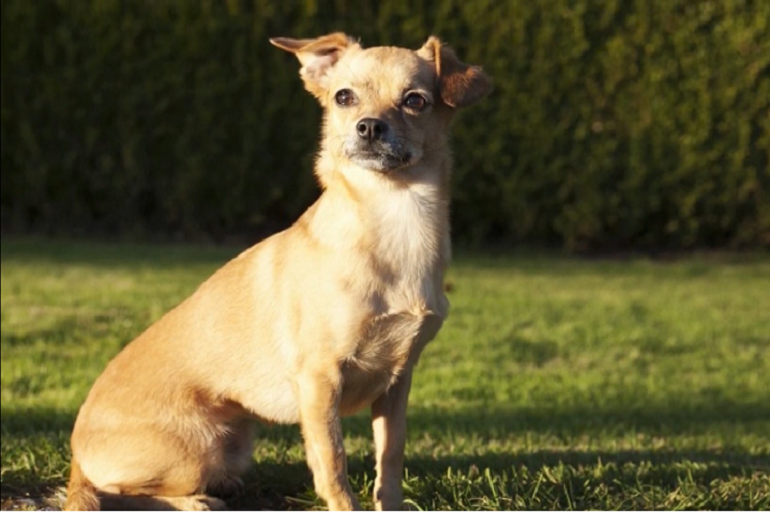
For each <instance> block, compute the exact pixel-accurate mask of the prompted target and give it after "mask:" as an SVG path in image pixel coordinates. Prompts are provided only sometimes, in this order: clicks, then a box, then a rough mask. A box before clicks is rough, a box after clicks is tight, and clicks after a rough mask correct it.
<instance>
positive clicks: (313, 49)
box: [270, 33, 492, 173]
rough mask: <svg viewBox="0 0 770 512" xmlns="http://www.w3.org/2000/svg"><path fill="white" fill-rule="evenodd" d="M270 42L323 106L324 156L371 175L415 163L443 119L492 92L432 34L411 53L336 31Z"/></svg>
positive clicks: (435, 138)
mask: <svg viewBox="0 0 770 512" xmlns="http://www.w3.org/2000/svg"><path fill="white" fill-rule="evenodd" d="M270 42H271V43H272V44H274V45H275V46H277V47H279V48H282V49H284V50H286V51H289V52H292V53H294V54H295V55H296V56H297V58H298V59H299V61H300V63H301V65H302V68H301V69H300V76H301V77H302V80H303V81H304V83H305V87H306V88H307V90H308V91H310V92H311V93H312V94H313V95H314V96H315V97H316V98H318V100H319V101H320V102H321V105H322V106H323V107H324V109H325V120H326V122H325V130H326V133H325V137H324V149H325V151H329V152H331V153H332V155H333V157H334V158H335V160H337V159H344V160H347V161H349V162H351V163H353V164H355V165H356V166H357V167H360V168H363V169H368V170H372V171H378V172H382V173H387V172H389V171H394V170H397V169H401V168H405V167H411V166H416V165H418V164H419V163H421V162H422V161H423V160H424V159H425V158H426V155H428V154H429V153H431V150H432V149H433V148H434V147H436V146H437V145H445V142H444V140H442V139H444V138H445V134H446V132H447V129H446V126H447V125H448V122H449V120H450V118H451V114H452V113H453V112H454V111H455V110H456V109H458V108H461V107H465V106H468V105H471V104H472V103H475V102H476V101H478V100H480V99H481V98H483V97H484V96H486V95H487V94H488V93H489V92H490V91H491V89H492V81H491V80H490V78H489V77H488V76H487V75H486V74H484V72H483V71H482V70H481V68H479V67H477V66H469V65H468V64H464V63H462V62H460V60H458V59H457V57H456V56H455V54H454V52H453V51H452V50H451V49H450V48H448V47H447V46H444V45H443V44H442V43H441V42H440V41H439V40H438V39H437V38H435V37H430V38H429V39H428V41H427V42H426V43H425V44H424V45H423V47H422V48H420V49H419V50H417V51H412V50H408V49H405V48H396V47H375V48H368V49H364V48H362V47H361V46H360V45H359V44H358V43H357V42H356V41H354V40H353V39H351V38H350V37H348V36H347V35H345V34H342V33H335V34H329V35H327V36H323V37H319V38H317V39H299V40H298V39H289V38H275V39H271V40H270Z"/></svg>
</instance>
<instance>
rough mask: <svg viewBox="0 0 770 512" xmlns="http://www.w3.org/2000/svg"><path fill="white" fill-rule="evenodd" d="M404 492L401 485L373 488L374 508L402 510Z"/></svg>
mask: <svg viewBox="0 0 770 512" xmlns="http://www.w3.org/2000/svg"><path fill="white" fill-rule="evenodd" d="M403 505H404V492H403V491H402V490H401V485H394V486H389V487H385V486H383V487H376V488H375V490H374V509H375V510H402V508H403Z"/></svg>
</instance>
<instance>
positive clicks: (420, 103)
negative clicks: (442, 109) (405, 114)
mask: <svg viewBox="0 0 770 512" xmlns="http://www.w3.org/2000/svg"><path fill="white" fill-rule="evenodd" d="M404 106H405V107H406V108H408V109H411V110H417V111H420V110H422V109H424V108H425V107H426V106H428V100H426V99H425V98H424V97H423V96H422V95H421V94H417V93H416V92H413V93H411V94H408V95H407V96H406V98H404Z"/></svg>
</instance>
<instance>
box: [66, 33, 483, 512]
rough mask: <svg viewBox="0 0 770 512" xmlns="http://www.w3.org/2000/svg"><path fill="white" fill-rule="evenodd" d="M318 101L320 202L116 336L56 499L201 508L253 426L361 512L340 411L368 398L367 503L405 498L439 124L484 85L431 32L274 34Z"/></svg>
mask: <svg viewBox="0 0 770 512" xmlns="http://www.w3.org/2000/svg"><path fill="white" fill-rule="evenodd" d="M271 42H272V43H273V44H274V45H275V46H277V47H279V48H282V49H284V50H287V51H289V52H292V53H294V54H295V55H296V56H297V57H298V58H299V60H300V62H301V64H302V69H301V70H300V75H301V76H302V79H303V80H304V82H305V86H306V88H307V89H308V90H309V91H310V92H311V93H312V94H313V95H314V96H316V97H317V98H318V99H319V101H320V102H321V105H322V106H323V107H324V112H325V122H324V133H323V141H322V144H321V150H320V153H319V156H318V161H317V164H316V168H315V172H316V174H317V176H318V179H319V180H320V183H321V185H322V187H323V194H322V195H321V197H320V199H319V200H318V201H317V202H316V203H315V204H314V205H313V206H311V207H310V209H308V211H307V212H305V214H304V215H303V216H302V217H301V218H300V219H299V220H298V221H297V222H296V223H295V224H294V225H293V226H292V227H291V228H289V229H288V230H286V231H284V232H281V233H278V234H277V235H275V236H273V237H271V238H268V239H267V240H265V241H263V242H262V243H260V244H257V245H256V246H254V247H252V248H251V249H248V250H247V251H245V252H244V253H243V254H241V255H240V256H238V257H237V258H235V259H234V260H232V261H231V262H229V263H228V264H227V265H225V266H224V267H223V268H221V269H220V270H219V271H218V272H216V273H215V274H214V275H213V276H212V277H211V278H210V279H209V280H208V281H206V282H205V283H204V284H203V285H201V287H200V288H199V289H198V290H197V291H196V292H195V293H194V294H193V295H192V296H191V297H190V298H188V299H187V300H185V301H184V302H183V303H182V304H180V305H179V306H178V307H176V308H175V309H173V310H172V311H170V312H169V313H167V314H166V315H165V316H164V317H163V318H161V319H160V320H159V321H158V322H157V323H156V324H154V325H153V326H151V327H150V328H149V329H148V330H147V331H145V332H144V333H143V334H142V335H141V336H139V337H138V338H137V339H136V340H135V341H133V342H132V343H131V344H129V345H128V346H127V347H126V348H125V349H124V350H123V351H122V352H121V353H120V354H119V355H118V356H117V357H116V358H115V359H114V360H113V361H112V362H111V363H110V364H109V366H107V369H106V370H105V371H104V373H103V374H102V375H101V377H99V379H98V380H97V382H96V384H95V385H94V387H93V389H92V390H91V392H90V394H89V395H88V398H87V400H86V402H85V404H84V405H83V407H82V408H81V410H80V413H79V415H78V419H77V421H76V423H75V428H74V432H73V434H72V472H71V476H70V482H69V489H68V498H67V502H66V505H65V507H66V508H67V509H71V510H75V509H96V508H97V507H99V506H102V507H128V508H156V509H164V508H165V509H169V508H180V509H191V510H194V509H197V510H201V509H208V508H220V507H222V506H223V505H224V504H223V503H222V502H221V501H219V500H218V499H216V498H211V497H209V496H208V495H207V494H206V493H210V494H221V493H225V492H227V491H230V490H233V489H235V488H237V486H238V485H239V483H240V478H239V475H240V474H242V473H243V472H244V471H245V470H246V469H247V467H248V466H249V464H250V462H251V461H252V457H253V447H252V439H251V420H252V419H253V418H259V419H262V420H265V421H270V422H278V423H297V422H299V423H300V424H301V426H302V432H303V435H304V439H305V447H306V452H307V460H308V465H309V466H310V468H311V470H312V472H313V477H314V482H315V488H316V490H317V492H318V495H319V496H321V497H322V498H323V499H325V500H326V501H327V503H328V505H329V508H330V509H338V510H349V509H355V508H358V507H359V505H358V502H357V500H356V497H355V494H354V493H353V491H352V490H351V488H350V484H349V483H348V478H347V467H346V465H347V463H346V457H345V450H344V447H343V437H342V430H341V425H340V417H341V416H342V415H345V414H351V413H354V412H356V411H358V410H360V409H362V408H364V407H368V406H371V407H372V417H373V429H374V440H375V444H376V464H377V478H376V482H375V486H374V501H375V504H376V507H377V508H378V509H398V508H400V507H401V504H402V499H403V495H402V491H401V479H402V471H403V459H404V442H405V436H406V407H407V397H408V394H409V387H410V384H411V380H412V368H413V367H414V365H415V363H416V362H417V359H418V357H419V356H420V352H421V351H422V349H423V347H424V346H425V344H426V343H427V342H428V341H429V340H431V339H432V338H433V337H434V336H435V335H436V333H437V332H438V330H439V328H440V327H441V324H442V322H443V320H444V318H445V317H446V316H447V313H448V308H449V304H448V302H447V299H446V297H445V296H444V294H443V289H442V280H443V275H444V271H445V268H446V266H447V264H448V263H449V259H450V241H449V217H448V209H449V174H450V167H451V159H450V152H449V149H448V146H447V139H448V128H449V121H450V118H451V117H452V114H453V113H454V112H455V110H456V109H457V108H459V107H464V106H466V105H469V104H471V103H474V102H475V101H477V100H479V99H481V98H482V97H483V96H485V95H486V94H487V93H488V92H489V91H490V89H491V81H490V79H489V78H488V77H487V76H486V75H485V74H484V73H483V72H482V71H481V70H480V69H479V68H478V67H473V66H468V65H466V64H463V63H462V62H460V61H459V60H458V59H457V58H456V57H455V55H454V53H453V52H452V51H451V50H450V49H448V48H447V47H445V46H442V44H441V43H440V42H439V40H438V39H436V38H434V37H431V38H430V39H428V41H427V42H426V43H425V45H424V46H423V47H422V48H420V49H419V50H418V51H416V52H414V51H411V50H407V49H403V48H393V47H378V48H370V49H363V48H362V47H361V46H359V44H357V43H356V42H355V41H353V40H351V39H350V38H349V37H348V36H346V35H344V34H341V33H336V34H331V35H328V36H324V37H321V38H318V39H308V40H294V39H285V38H277V39H272V40H271Z"/></svg>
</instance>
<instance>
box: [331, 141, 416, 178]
mask: <svg viewBox="0 0 770 512" xmlns="http://www.w3.org/2000/svg"><path fill="white" fill-rule="evenodd" d="M345 153H346V156H347V157H348V158H349V159H350V160H351V161H352V162H354V163H355V164H356V165H358V166H360V167H363V168H364V169H368V170H370V171H377V172H391V171H395V170H397V169H400V168H402V167H407V166H409V165H411V164H412V163H414V162H412V160H413V155H412V152H411V151H409V150H407V149H405V148H395V147H392V146H391V145H388V144H382V145H378V147H364V148H361V147H357V148H353V149H351V150H347V151H345Z"/></svg>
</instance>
